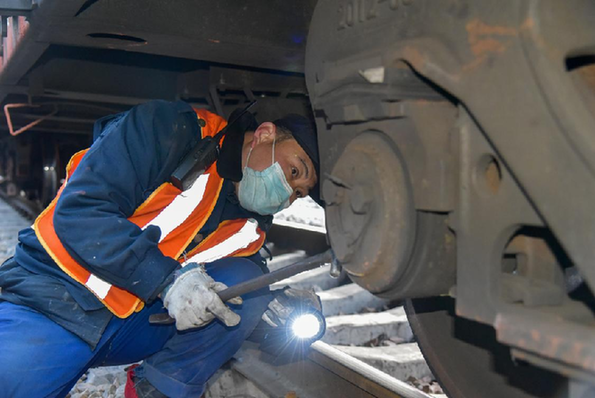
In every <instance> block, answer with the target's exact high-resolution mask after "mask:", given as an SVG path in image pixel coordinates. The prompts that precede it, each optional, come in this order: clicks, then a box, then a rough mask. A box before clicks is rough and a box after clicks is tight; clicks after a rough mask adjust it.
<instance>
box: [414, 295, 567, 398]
mask: <svg viewBox="0 0 595 398" xmlns="http://www.w3.org/2000/svg"><path fill="white" fill-rule="evenodd" d="M454 307H455V305H454V300H452V299H451V298H448V297H433V298H427V299H418V300H408V301H407V303H406V305H405V310H406V311H407V317H408V319H409V322H410V324H411V328H412V329H413V332H414V333H415V336H416V338H417V341H418V343H419V346H420V348H421V350H422V352H423V353H424V357H425V358H426V360H428V363H429V365H430V367H431V369H432V372H433V373H434V375H436V376H437V377H438V379H439V380H440V384H441V385H442V386H443V388H444V389H445V392H446V393H447V394H448V396H449V397H450V398H468V397H494V398H496V397H497V398H503V397H506V398H562V397H568V396H569V395H568V383H567V381H566V380H565V378H564V377H561V376H559V375H558V374H556V373H554V372H551V371H547V370H542V369H538V368H534V367H529V366H526V364H524V363H521V362H518V361H516V360H514V359H513V357H511V355H510V352H509V349H508V347H507V346H506V345H504V344H502V343H499V342H498V341H497V340H496V333H495V331H494V329H493V328H492V327H490V326H488V325H484V324H481V323H477V322H474V321H470V320H467V319H464V318H460V317H457V316H456V315H455V313H454Z"/></svg>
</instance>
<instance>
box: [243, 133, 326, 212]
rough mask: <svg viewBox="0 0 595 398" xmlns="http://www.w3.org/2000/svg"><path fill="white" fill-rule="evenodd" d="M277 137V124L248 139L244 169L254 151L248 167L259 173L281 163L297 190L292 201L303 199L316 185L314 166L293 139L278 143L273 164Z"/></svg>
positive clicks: (244, 152)
mask: <svg viewBox="0 0 595 398" xmlns="http://www.w3.org/2000/svg"><path fill="white" fill-rule="evenodd" d="M275 136H276V126H275V125H274V124H273V123H269V122H266V123H263V124H261V125H260V126H259V127H258V128H257V129H256V131H255V132H254V134H253V135H252V136H251V137H248V138H247V139H244V148H243V151H242V168H244V167H245V166H246V159H247V157H248V152H249V151H250V147H252V148H253V149H252V154H251V155H250V162H249V164H248V166H249V167H250V168H252V169H254V170H256V171H262V170H264V169H266V168H267V167H270V166H271V164H273V163H274V162H279V165H280V166H281V168H282V169H283V173H284V174H285V178H286V179H287V182H288V183H289V185H290V186H291V188H292V189H293V193H292V194H291V197H290V201H291V203H293V201H294V200H296V199H297V198H303V197H305V196H307V195H308V192H309V191H310V189H312V187H314V185H316V181H317V177H316V170H315V169H314V164H313V163H312V160H310V157H309V156H308V155H307V154H306V152H305V151H304V150H303V149H302V147H301V146H300V145H299V144H298V143H297V141H296V140H295V139H293V138H290V139H285V140H283V141H281V142H276V143H275V159H274V161H273V158H272V155H273V141H274V138H275Z"/></svg>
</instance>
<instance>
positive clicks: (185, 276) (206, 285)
mask: <svg viewBox="0 0 595 398" xmlns="http://www.w3.org/2000/svg"><path fill="white" fill-rule="evenodd" d="M178 272H180V274H179V275H178V276H177V278H176V279H175V280H174V281H173V282H172V284H171V285H169V286H168V287H167V288H165V290H164V293H165V294H164V295H163V297H164V298H163V304H164V305H165V308H167V310H168V312H169V316H171V317H172V318H174V319H175V320H176V329H178V330H186V329H192V328H198V327H201V326H205V325H206V324H208V323H209V322H211V321H212V320H213V319H214V318H215V317H216V318H218V319H219V320H221V321H222V322H223V323H225V324H226V325H227V326H235V325H237V324H238V323H239V322H240V316H239V315H238V314H236V313H235V312H233V311H232V310H231V309H230V308H229V307H228V306H227V305H225V304H224V303H223V301H221V299H220V298H219V296H217V292H219V291H221V290H224V289H226V288H227V286H226V285H225V284H224V283H221V282H215V281H214V280H213V278H211V277H210V276H209V275H208V274H207V273H206V271H205V269H204V267H203V266H202V265H199V264H196V263H194V264H188V265H187V266H185V267H184V268H182V269H181V270H180V271H178ZM229 302H230V303H232V304H242V298H241V297H235V298H233V299H231V300H229Z"/></svg>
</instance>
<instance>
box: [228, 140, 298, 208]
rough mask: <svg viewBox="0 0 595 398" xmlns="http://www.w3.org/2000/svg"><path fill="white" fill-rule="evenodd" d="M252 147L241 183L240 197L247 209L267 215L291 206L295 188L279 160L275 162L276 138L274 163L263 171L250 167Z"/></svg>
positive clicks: (241, 203) (241, 202)
mask: <svg viewBox="0 0 595 398" xmlns="http://www.w3.org/2000/svg"><path fill="white" fill-rule="evenodd" d="M252 149H253V148H250V152H248V158H247V159H246V167H244V170H243V174H244V176H243V177H242V180H241V181H240V184H239V192H238V199H239V201H240V205H242V207H243V208H244V209H246V210H249V211H253V212H255V213H258V214H260V215H263V216H266V215H271V214H275V213H277V212H279V211H281V210H283V209H285V208H287V207H289V204H290V202H289V199H290V198H291V194H292V193H293V189H292V188H291V186H290V185H289V183H288V182H287V179H286V178H285V173H283V169H282V168H281V165H280V164H279V162H275V139H273V159H272V162H271V163H272V164H271V165H270V166H269V167H267V168H266V169H264V170H262V171H256V170H254V169H252V168H250V167H248V162H249V161H250V155H251V154H252Z"/></svg>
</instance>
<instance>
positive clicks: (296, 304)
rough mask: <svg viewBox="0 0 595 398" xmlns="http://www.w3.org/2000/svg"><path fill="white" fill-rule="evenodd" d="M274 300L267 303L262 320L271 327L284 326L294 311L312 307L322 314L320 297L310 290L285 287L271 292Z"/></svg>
mask: <svg viewBox="0 0 595 398" xmlns="http://www.w3.org/2000/svg"><path fill="white" fill-rule="evenodd" d="M271 294H272V295H273V297H274V299H273V300H271V302H269V305H268V308H267V310H266V311H265V312H264V314H262V320H263V321H265V322H266V323H268V324H269V325H270V326H272V327H279V326H284V325H285V323H286V322H287V320H288V319H289V317H290V316H291V314H292V312H293V311H295V310H296V309H303V308H306V307H312V308H314V309H316V310H318V311H320V312H322V303H321V302H320V297H318V296H317V295H316V293H314V291H310V290H302V289H293V288H290V287H285V288H283V289H279V290H273V291H271Z"/></svg>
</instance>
